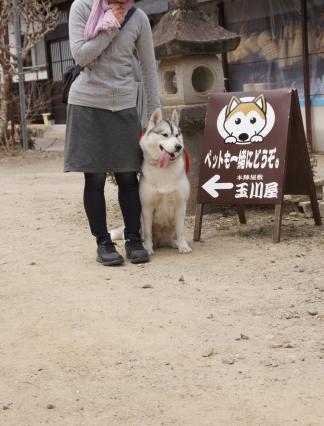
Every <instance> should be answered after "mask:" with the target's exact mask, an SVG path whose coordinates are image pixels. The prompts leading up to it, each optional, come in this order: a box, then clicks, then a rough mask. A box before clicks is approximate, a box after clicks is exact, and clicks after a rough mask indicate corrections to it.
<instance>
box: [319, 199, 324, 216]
mask: <svg viewBox="0 0 324 426" xmlns="http://www.w3.org/2000/svg"><path fill="white" fill-rule="evenodd" d="M318 206H319V210H320V214H321V217H322V218H324V201H320V202H319V204H318Z"/></svg>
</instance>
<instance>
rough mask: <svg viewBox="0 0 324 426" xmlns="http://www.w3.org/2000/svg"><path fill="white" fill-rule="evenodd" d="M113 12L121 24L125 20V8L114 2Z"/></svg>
mask: <svg viewBox="0 0 324 426" xmlns="http://www.w3.org/2000/svg"><path fill="white" fill-rule="evenodd" d="M111 10H112V13H113V14H114V15H115V18H116V19H117V21H118V22H119V24H120V25H121V24H122V23H123V22H124V21H125V9H124V8H123V7H121V6H120V5H119V4H116V3H114V4H112V5H111Z"/></svg>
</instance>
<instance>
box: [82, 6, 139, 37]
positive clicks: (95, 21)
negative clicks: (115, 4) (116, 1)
mask: <svg viewBox="0 0 324 426" xmlns="http://www.w3.org/2000/svg"><path fill="white" fill-rule="evenodd" d="M110 3H112V2H111V1H110ZM133 4H134V0H128V2H127V3H124V4H121V6H122V7H123V8H124V9H125V11H126V13H127V11H128V10H129V9H130V8H131V7H132V6H133ZM114 28H120V24H119V22H118V20H117V19H116V17H115V15H114V14H113V12H112V10H111V6H110V5H109V4H108V0H94V1H93V4H92V8H91V13H90V16H89V19H88V21H87V24H86V26H85V29H84V40H85V41H88V40H90V39H91V38H94V37H96V35H97V34H98V33H99V32H100V31H108V32H109V31H111V30H112V29H114Z"/></svg>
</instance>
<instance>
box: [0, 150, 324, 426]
mask: <svg viewBox="0 0 324 426" xmlns="http://www.w3.org/2000/svg"><path fill="white" fill-rule="evenodd" d="M61 170H62V156H61V154H53V153H52V154H50V153H45V154H44V153H43V154H40V153H29V154H27V155H25V156H24V157H17V158H5V159H0V182H1V189H0V206H1V208H0V238H1V245H0V282H1V284H0V324H1V325H0V425H1V426H14V425H19V426H27V425H30V426H35V425H45V424H49V425H60V426H63V425H73V426H74V425H75V426H81V425H82V426H83V425H85V426H110V425H111V426H115V425H118V426H119V425H131V426H133V425H134V426H139V425H141V426H151V425H152V426H153V425H154V426H155V425H181V426H184V425H186V426H187V425H189V426H218V425H230V426H232V425H233V426H234V425H260V426H261V425H262V426H268V425H269V426H270V425H273V426H279V425H280V426H281V425H284V426H286V425H307V426H315V425H316V426H323V425H324V303H323V301H324V254H323V249H324V229H323V227H315V226H314V225H313V223H312V220H311V219H304V218H303V216H302V215H301V214H299V213H296V212H294V211H292V210H291V209H290V210H287V211H286V212H285V216H284V225H283V233H282V242H281V243H280V244H273V243H272V242H271V227H272V220H273V215H272V214H271V211H269V210H258V211H256V210H250V211H249V212H248V219H249V224H248V225H247V226H239V225H238V223H237V218H236V216H234V215H233V214H232V212H225V214H222V213H217V214H215V215H210V216H208V217H207V218H205V219H204V222H203V232H202V241H201V242H199V243H192V234H193V219H192V218H189V219H188V221H187V233H188V238H189V240H190V244H191V245H192V247H193V253H192V254H190V255H179V254H177V252H176V251H174V250H160V251H158V252H156V254H155V255H154V257H153V258H152V261H151V262H150V263H149V264H146V265H140V266H135V265H132V264H129V263H127V264H125V265H124V266H121V267H117V268H109V267H104V266H102V265H100V264H98V263H97V262H96V261H95V243H94V241H93V238H92V237H91V235H90V234H89V231H88V226H87V222H86V219H85V215H84V213H83V207H82V183H83V178H82V176H81V175H80V174H63V173H62V171H61ZM107 193H108V197H110V200H111V202H110V208H109V222H110V224H113V225H116V224H120V214H119V212H118V209H117V207H116V190H115V188H114V187H111V185H110V186H109V188H108V191H107ZM119 246H120V249H121V251H123V247H122V244H119Z"/></svg>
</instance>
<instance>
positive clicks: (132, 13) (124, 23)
mask: <svg viewBox="0 0 324 426" xmlns="http://www.w3.org/2000/svg"><path fill="white" fill-rule="evenodd" d="M135 12H136V7H134V6H133V7H131V8H130V9H129V10H128V12H127V14H126V16H125V20H124V22H123V23H122V24H121V26H120V28H123V27H124V26H125V25H126V24H127V22H128V21H129V20H130V18H131V17H132V16H133V15H134V13H135Z"/></svg>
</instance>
